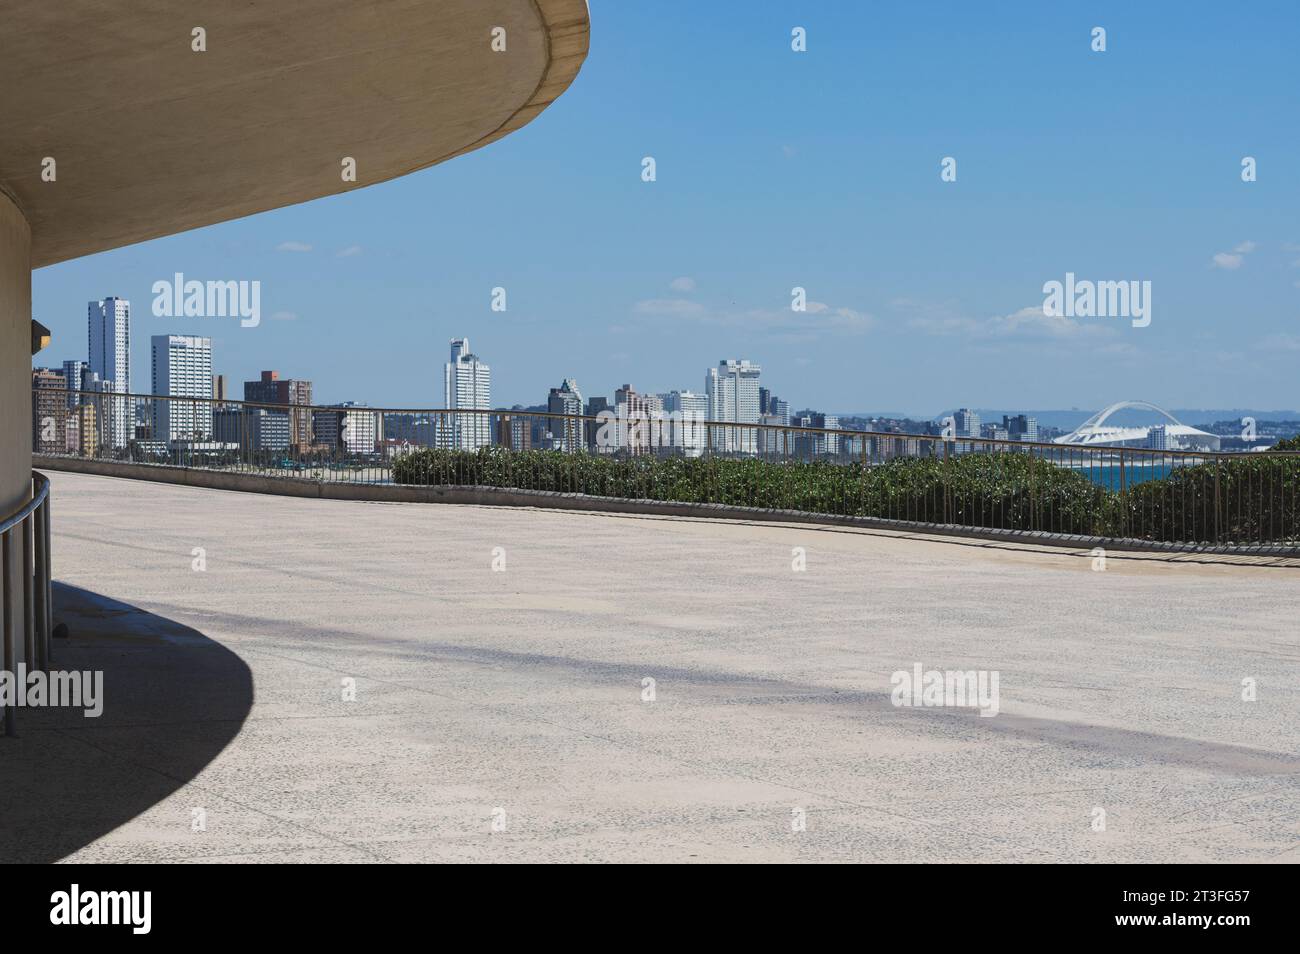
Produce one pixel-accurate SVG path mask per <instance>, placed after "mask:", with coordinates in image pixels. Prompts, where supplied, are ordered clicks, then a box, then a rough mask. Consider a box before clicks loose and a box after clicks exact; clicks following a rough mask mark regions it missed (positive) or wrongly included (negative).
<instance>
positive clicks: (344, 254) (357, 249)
mask: <svg viewBox="0 0 1300 954" xmlns="http://www.w3.org/2000/svg"><path fill="white" fill-rule="evenodd" d="M360 254H361V246H360V245H349V246H348V247H347V248H344V249H340V250H339V251H338V253H337V254H336V255H335V256H334V257H335V258H351V257H352V256H353V255H360Z"/></svg>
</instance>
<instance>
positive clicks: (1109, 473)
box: [1075, 461, 1174, 490]
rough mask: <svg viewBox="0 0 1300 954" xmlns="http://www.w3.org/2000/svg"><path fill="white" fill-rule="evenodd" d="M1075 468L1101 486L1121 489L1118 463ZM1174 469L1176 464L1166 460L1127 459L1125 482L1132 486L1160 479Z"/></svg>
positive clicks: (1109, 488) (1125, 463)
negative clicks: (1138, 460) (1135, 461)
mask: <svg viewBox="0 0 1300 954" xmlns="http://www.w3.org/2000/svg"><path fill="white" fill-rule="evenodd" d="M1075 469H1076V470H1077V471H1078V472H1079V473H1081V474H1083V475H1084V476H1085V477H1087V478H1088V479H1090V480H1091V481H1092V482H1093V483H1095V484H1098V485H1099V486H1102V487H1105V488H1107V489H1108V490H1119V487H1120V483H1119V464H1118V463H1105V464H1094V465H1093V466H1092V467H1076V468H1075ZM1173 469H1174V466H1173V465H1172V464H1169V463H1168V462H1166V461H1161V462H1158V463H1156V462H1152V463H1142V462H1137V463H1134V462H1131V461H1125V462H1124V483H1125V485H1126V486H1129V487H1131V486H1133V485H1134V484H1140V483H1142V482H1144V481H1147V480H1159V479H1160V478H1162V477H1168V476H1169V473H1170V472H1171V471H1172V470H1173Z"/></svg>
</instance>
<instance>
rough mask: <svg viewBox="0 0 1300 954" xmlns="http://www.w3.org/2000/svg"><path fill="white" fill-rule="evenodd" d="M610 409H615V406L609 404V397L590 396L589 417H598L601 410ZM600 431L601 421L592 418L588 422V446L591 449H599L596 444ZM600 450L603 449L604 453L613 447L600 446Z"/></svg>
mask: <svg viewBox="0 0 1300 954" xmlns="http://www.w3.org/2000/svg"><path fill="white" fill-rule="evenodd" d="M610 410H613V408H611V407H610V406H609V398H607V397H603V396H602V397H594V398H588V400H587V417H591V418H596V417H599V416H600V412H601V411H610ZM599 432H600V422H599V421H595V420H592V421H588V422H587V448H588V449H589V450H597V449H598V448H597V446H596V435H597V434H598V433H599ZM599 450H601V451H602V452H604V453H608V452H609V451H610V450H611V448H599Z"/></svg>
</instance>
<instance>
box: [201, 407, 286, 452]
mask: <svg viewBox="0 0 1300 954" xmlns="http://www.w3.org/2000/svg"><path fill="white" fill-rule="evenodd" d="M212 437H213V440H216V441H220V442H222V443H225V444H238V445H239V446H240V448H241V449H243V450H261V451H282V450H287V449H288V447H289V412H287V411H272V410H270V409H269V408H264V407H241V406H240V405H237V404H236V405H228V406H226V407H219V408H217V409H216V410H215V411H213V412H212Z"/></svg>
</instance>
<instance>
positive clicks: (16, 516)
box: [0, 471, 50, 533]
mask: <svg viewBox="0 0 1300 954" xmlns="http://www.w3.org/2000/svg"><path fill="white" fill-rule="evenodd" d="M32 481H33V482H35V483H38V485H39V486H40V490H38V491H36V492H35V493H34V494H32V499H31V500H29V501H27V503H25V504H23V505H22V507H20V508H19V509H17V510H15V511H14V512H13V514H12V515H10V516H9V517H8V518H6V519H5V520H4V521H0V533H7V532H9V531H10V530H11V529H13V528H14V527H16V526H18V524H20V523H22V522H23V521H24V520H26V519H27V518H28V517H30V516H31V514H32V511H34V510H35V509H36V508H37V507H39V506H40V505H41V504H43V503H45V501H46V500H47V499H48V498H49V496H50V478H48V477H46V476H45V475H44V474H42V473H38V472H37V471H32Z"/></svg>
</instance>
